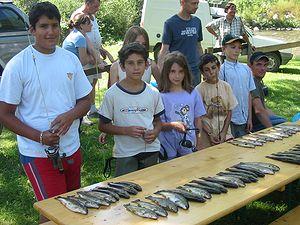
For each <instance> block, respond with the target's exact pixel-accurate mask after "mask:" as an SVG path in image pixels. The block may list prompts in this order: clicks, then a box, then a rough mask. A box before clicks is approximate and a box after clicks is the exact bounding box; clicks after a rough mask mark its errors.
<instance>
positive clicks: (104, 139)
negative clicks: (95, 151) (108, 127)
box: [98, 133, 107, 144]
mask: <svg viewBox="0 0 300 225" xmlns="http://www.w3.org/2000/svg"><path fill="white" fill-rule="evenodd" d="M106 137H107V134H106V133H101V134H100V135H99V137H98V141H99V143H100V144H105V142H106Z"/></svg>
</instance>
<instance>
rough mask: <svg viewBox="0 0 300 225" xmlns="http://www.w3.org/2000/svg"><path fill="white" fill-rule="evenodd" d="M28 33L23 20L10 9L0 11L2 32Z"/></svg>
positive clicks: (0, 30) (0, 28) (0, 29)
mask: <svg viewBox="0 0 300 225" xmlns="http://www.w3.org/2000/svg"><path fill="white" fill-rule="evenodd" d="M13 31H26V25H25V22H24V20H23V18H22V17H21V16H20V15H19V14H17V13H16V12H15V11H14V10H12V9H9V8H1V9H0V32H13Z"/></svg>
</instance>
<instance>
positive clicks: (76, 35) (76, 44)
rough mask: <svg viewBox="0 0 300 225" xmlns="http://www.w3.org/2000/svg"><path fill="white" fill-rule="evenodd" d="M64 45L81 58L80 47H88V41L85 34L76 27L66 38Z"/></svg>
mask: <svg viewBox="0 0 300 225" xmlns="http://www.w3.org/2000/svg"><path fill="white" fill-rule="evenodd" d="M62 47H63V48H64V49H66V50H68V51H70V52H73V53H74V54H75V55H76V56H77V57H78V58H79V51H78V48H87V43H86V39H85V37H84V36H83V34H82V33H81V32H80V31H78V30H77V29H75V28H74V29H73V30H72V31H71V32H70V34H69V35H68V36H67V37H66V39H65V40H64V42H63V44H62ZM79 59H80V58H79Z"/></svg>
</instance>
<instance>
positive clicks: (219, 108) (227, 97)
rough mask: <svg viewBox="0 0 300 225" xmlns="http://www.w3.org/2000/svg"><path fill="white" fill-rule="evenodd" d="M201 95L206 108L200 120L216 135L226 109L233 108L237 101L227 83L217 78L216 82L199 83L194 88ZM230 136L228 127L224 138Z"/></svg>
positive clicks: (221, 127)
mask: <svg viewBox="0 0 300 225" xmlns="http://www.w3.org/2000/svg"><path fill="white" fill-rule="evenodd" d="M195 89H196V90H197V91H198V92H199V93H200V94H201V96H202V99H203V103H204V106H205V109H206V115H205V116H204V117H203V119H202V121H203V123H205V124H206V125H207V126H208V127H209V128H210V130H211V131H212V133H213V135H214V136H218V135H219V133H220V132H221V131H222V129H223V126H224V122H225V119H226V117H227V115H228V111H230V110H233V109H234V108H235V107H236V105H237V104H238V103H237V100H236V97H235V96H234V94H233V92H232V89H231V87H230V85H229V84H228V83H226V82H225V81H223V80H219V81H218V83H216V84H210V83H207V82H205V81H204V82H202V83H200V84H199V85H198V86H197V87H196V88H195ZM229 138H232V135H231V131H230V129H228V131H227V135H226V139H229Z"/></svg>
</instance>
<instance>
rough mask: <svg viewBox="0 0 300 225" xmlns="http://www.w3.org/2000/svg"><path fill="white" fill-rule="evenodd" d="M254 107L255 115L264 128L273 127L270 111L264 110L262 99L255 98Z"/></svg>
mask: <svg viewBox="0 0 300 225" xmlns="http://www.w3.org/2000/svg"><path fill="white" fill-rule="evenodd" d="M252 105H253V108H254V113H255V115H256V116H257V118H258V120H259V121H260V122H261V124H262V125H264V127H271V126H272V123H271V121H270V119H269V114H268V111H267V110H266V109H265V108H264V106H263V104H262V102H261V99H260V98H254V99H253V100H252Z"/></svg>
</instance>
